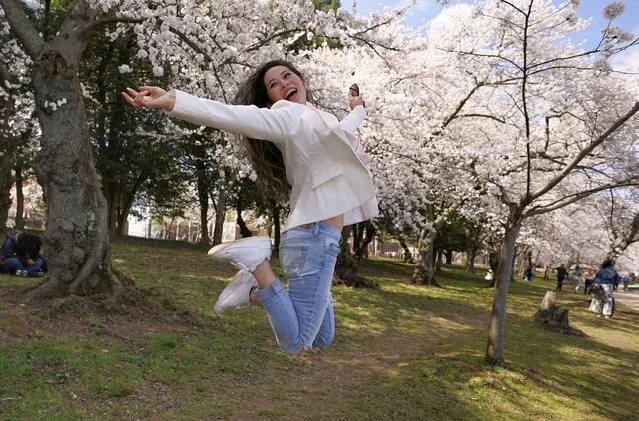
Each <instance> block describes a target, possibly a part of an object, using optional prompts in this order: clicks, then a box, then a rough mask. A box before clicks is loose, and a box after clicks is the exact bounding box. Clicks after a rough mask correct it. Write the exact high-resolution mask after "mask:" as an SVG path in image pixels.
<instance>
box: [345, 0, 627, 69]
mask: <svg viewBox="0 0 639 421" xmlns="http://www.w3.org/2000/svg"><path fill="white" fill-rule="evenodd" d="M355 1H356V3H357V9H356V10H357V14H358V15H360V16H364V17H365V16H368V15H370V13H371V12H378V11H380V12H381V11H382V10H383V9H384V7H389V8H396V7H399V6H402V5H404V4H406V3H407V1H406V0H386V1H384V2H382V1H380V0H355ZM610 2H611V0H582V2H581V5H580V6H579V8H578V9H577V13H579V15H580V16H581V17H583V18H591V19H592V23H591V25H590V27H589V28H588V29H587V30H586V31H585V32H584V33H582V34H578V35H577V36H578V38H575V39H574V41H575V42H578V41H583V40H586V41H587V43H586V46H596V45H597V43H598V42H599V40H600V39H601V29H602V28H603V27H604V26H605V25H606V24H607V20H606V19H604V17H603V9H604V7H606V5H608V4H609V3H610ZM458 3H475V1H474V0H454V1H452V2H451V5H454V4H458ZM557 3H562V2H561V1H557ZM625 3H626V11H625V12H624V13H623V14H622V15H621V16H619V17H618V18H617V19H616V20H615V22H616V25H617V26H621V27H622V28H623V29H624V30H626V31H630V32H632V33H633V34H635V36H637V35H638V34H639V7H636V6H637V3H639V0H625ZM341 4H342V7H343V8H344V9H347V10H351V9H352V7H353V0H341ZM447 7H450V5H449V6H447ZM442 9H443V7H442V6H441V5H439V4H438V3H437V1H436V0H419V3H418V4H417V5H416V6H414V7H413V10H412V12H410V15H409V16H408V17H407V19H406V21H405V23H406V24H407V25H410V26H412V27H415V28H418V27H419V26H421V25H423V24H424V23H426V22H428V21H430V20H431V19H433V18H434V17H436V16H437V15H438V14H439V13H440V12H441V10H442ZM613 64H614V65H615V67H616V68H618V69H623V70H625V71H634V72H639V46H636V47H634V48H632V49H629V50H627V51H625V52H623V53H622V54H619V55H618V56H617V57H615V62H614V63H613Z"/></svg>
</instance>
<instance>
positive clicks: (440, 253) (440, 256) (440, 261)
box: [435, 249, 444, 273]
mask: <svg viewBox="0 0 639 421" xmlns="http://www.w3.org/2000/svg"><path fill="white" fill-rule="evenodd" d="M436 256H437V257H436V258H435V273H442V266H443V265H444V250H442V249H437V253H436Z"/></svg>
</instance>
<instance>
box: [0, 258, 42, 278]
mask: <svg viewBox="0 0 639 421" xmlns="http://www.w3.org/2000/svg"><path fill="white" fill-rule="evenodd" d="M43 264H44V261H43V260H42V259H41V258H37V259H33V264H32V265H29V266H25V265H24V264H23V263H22V261H21V260H20V259H18V258H17V257H9V258H8V259H7V260H5V261H4V263H3V264H2V273H16V270H25V269H26V270H27V272H29V276H34V273H36V272H40V270H42V265H43Z"/></svg>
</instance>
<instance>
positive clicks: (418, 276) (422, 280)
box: [412, 229, 441, 287]
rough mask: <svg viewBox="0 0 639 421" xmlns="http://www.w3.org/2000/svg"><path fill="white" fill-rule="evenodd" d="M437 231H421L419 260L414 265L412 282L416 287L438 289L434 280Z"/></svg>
mask: <svg viewBox="0 0 639 421" xmlns="http://www.w3.org/2000/svg"><path fill="white" fill-rule="evenodd" d="M436 238H437V231H435V230H433V229H423V230H422V232H421V235H420V239H419V258H418V260H417V263H415V270H414V272H413V277H412V282H413V283H414V284H417V285H428V286H436V287H439V286H441V285H439V284H438V283H437V281H436V280H435V239H436Z"/></svg>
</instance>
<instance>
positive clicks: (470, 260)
mask: <svg viewBox="0 0 639 421" xmlns="http://www.w3.org/2000/svg"><path fill="white" fill-rule="evenodd" d="M466 256H467V257H466V259H467V260H466V272H470V273H475V258H476V257H477V251H476V250H471V251H469V252H467V253H466Z"/></svg>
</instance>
